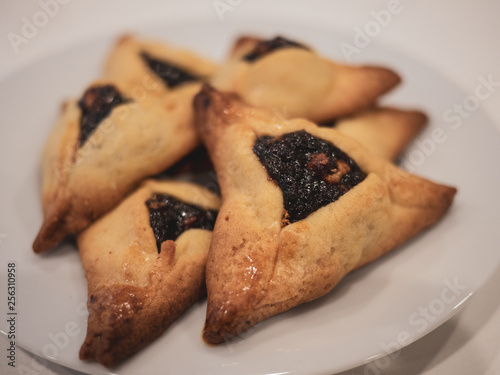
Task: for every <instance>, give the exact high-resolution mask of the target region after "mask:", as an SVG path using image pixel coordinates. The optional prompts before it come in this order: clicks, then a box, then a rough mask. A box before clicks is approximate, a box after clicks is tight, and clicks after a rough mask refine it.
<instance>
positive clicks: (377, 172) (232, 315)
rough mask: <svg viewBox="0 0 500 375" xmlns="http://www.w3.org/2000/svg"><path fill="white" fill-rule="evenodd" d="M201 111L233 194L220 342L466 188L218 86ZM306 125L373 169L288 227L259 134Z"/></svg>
mask: <svg viewBox="0 0 500 375" xmlns="http://www.w3.org/2000/svg"><path fill="white" fill-rule="evenodd" d="M195 112H196V123H197V126H198V128H199V130H200V132H201V134H202V138H203V140H204V142H205V144H206V146H207V148H208V150H209V153H210V155H211V157H212V161H213V163H214V165H215V169H216V172H217V175H218V178H219V182H220V187H221V193H222V197H223V205H222V207H221V210H220V212H219V216H218V220H217V222H216V225H215V228H214V233H213V238H212V243H211V246H210V252H209V256H208V263H207V276H206V277H207V290H208V301H207V317H206V323H205V328H204V332H203V337H204V340H205V341H206V342H208V343H211V344H216V343H221V342H223V341H225V340H227V339H230V338H231V337H234V336H235V335H238V334H240V333H241V332H243V331H245V330H247V329H248V328H250V327H251V326H253V325H254V324H256V323H257V322H259V321H261V320H264V319H266V318H268V317H270V316H272V315H275V314H278V313H280V312H283V311H286V310H288V309H290V308H292V307H294V306H297V305H299V304H301V303H304V302H308V301H311V300H313V299H315V298H318V297H320V296H323V295H324V294H326V293H327V292H328V291H330V290H331V289H332V288H333V287H334V286H335V285H336V284H337V283H338V282H339V280H340V279H341V278H342V277H343V276H345V275H346V274H347V273H348V272H350V271H351V270H353V269H355V268H357V267H360V266H362V265H364V264H366V263H368V262H370V261H372V260H374V259H376V258H378V257H379V256H381V255H383V254H385V253H386V252H388V251H390V250H392V249H394V248H395V247H397V246H398V245H400V244H402V243H403V242H404V241H406V240H407V239H409V238H411V237H413V236H414V235H416V234H417V233H418V232H420V231H422V230H423V229H424V228H427V227H429V226H431V225H432V224H434V223H435V222H436V221H437V220H439V218H440V217H441V216H442V215H443V214H444V213H445V212H446V211H447V209H448V208H449V206H450V204H451V203H452V200H453V197H454V195H455V192H456V189H454V188H451V187H448V186H444V185H439V184H435V183H433V182H431V181H429V180H426V179H422V178H419V177H417V176H414V175H410V174H408V173H406V172H404V171H402V170H400V169H398V168H396V167H395V166H393V165H392V164H391V163H389V162H387V161H385V160H383V159H382V158H380V157H377V156H375V155H373V154H371V153H369V152H368V151H366V150H365V149H364V148H363V147H361V146H360V145H359V143H358V142H356V141H355V140H353V139H351V138H349V137H346V136H344V135H342V134H340V133H339V132H337V131H335V130H334V129H328V128H321V127H318V126H316V125H315V124H313V123H311V122H308V121H306V120H300V119H295V120H282V121H276V118H275V117H274V116H273V114H272V112H271V111H267V110H262V109H257V108H255V107H250V106H246V105H244V104H242V103H241V102H240V101H238V100H237V99H235V97H234V96H232V95H227V94H222V93H219V92H217V91H215V90H213V89H211V88H210V87H208V86H205V87H204V88H203V90H202V92H201V93H200V94H198V95H197V97H196V98H195ZM298 130H305V131H307V132H308V133H310V134H311V135H313V136H315V137H318V138H321V139H324V140H327V141H329V142H331V143H333V144H334V145H335V146H337V147H339V148H340V149H341V150H342V151H344V152H345V153H346V154H347V155H349V156H350V157H351V158H352V159H353V160H355V162H356V163H357V164H358V165H359V167H360V168H361V169H362V170H363V171H364V172H365V173H367V177H366V179H365V180H364V181H363V182H361V183H360V184H359V185H357V186H355V187H354V188H352V189H351V190H350V191H349V192H348V193H346V194H345V195H344V196H342V197H341V198H340V199H338V200H337V201H335V202H333V203H330V204H328V205H326V206H324V207H322V208H320V209H318V210H317V211H315V212H313V213H312V214H310V215H309V216H307V217H306V218H305V219H303V220H300V221H297V222H295V223H293V224H290V225H287V226H284V227H282V216H283V211H284V206H283V196H282V193H281V190H280V188H279V187H278V186H277V185H276V184H275V183H274V182H273V181H272V180H271V179H270V178H269V176H268V174H267V171H266V169H265V168H264V167H263V165H262V164H261V163H260V162H259V160H258V158H257V157H256V155H255V154H254V153H253V151H252V148H253V145H254V142H255V140H256V138H257V137H258V136H261V135H270V136H279V135H282V134H285V133H289V132H293V131H298Z"/></svg>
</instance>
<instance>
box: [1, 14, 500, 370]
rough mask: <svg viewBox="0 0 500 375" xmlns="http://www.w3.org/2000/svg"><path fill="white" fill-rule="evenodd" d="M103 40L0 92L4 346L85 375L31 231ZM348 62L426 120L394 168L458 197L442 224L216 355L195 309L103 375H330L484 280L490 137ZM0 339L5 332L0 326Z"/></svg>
mask: <svg viewBox="0 0 500 375" xmlns="http://www.w3.org/2000/svg"><path fill="white" fill-rule="evenodd" d="M181 21H183V22H182V23H181ZM200 30H203V32H200ZM138 31H139V33H140V34H141V35H142V36H152V37H156V38H160V39H163V40H165V41H170V42H172V43H175V44H178V45H182V46H186V47H189V48H193V49H194V50H197V51H199V52H201V53H204V54H206V55H208V56H211V57H213V58H218V59H221V58H222V57H223V56H224V53H225V52H226V51H227V50H228V49H229V46H230V43H231V41H232V40H233V39H234V38H235V37H236V36H237V35H239V34H240V33H244V32H253V33H258V34H260V35H263V36H273V35H275V34H276V33H280V34H283V35H287V36H289V37H290V38H296V39H298V40H302V41H305V42H308V43H309V44H310V45H311V46H313V47H315V48H316V49H317V50H319V51H320V52H321V53H323V54H325V55H328V56H331V57H333V58H338V59H340V60H342V56H341V55H340V54H339V49H338V45H339V44H340V42H342V41H345V40H350V37H347V36H345V35H341V34H339V33H337V32H335V30H333V29H331V28H330V27H329V26H328V25H322V27H321V28H320V27H319V26H318V25H316V24H312V23H311V22H309V23H308V22H305V23H303V24H301V23H300V22H298V21H295V22H293V23H291V22H289V21H286V20H285V19H283V20H279V19H276V18H275V19H273V20H272V21H269V22H265V21H262V20H261V21H259V20H257V19H252V18H247V19H245V20H237V22H236V21H235V22H230V21H228V22H224V23H220V22H217V21H208V20H206V21H203V20H187V21H186V20H179V23H178V24H169V25H168V26H165V25H164V26H162V27H159V28H156V29H148V30H145V29H144V30H138ZM112 40H113V39H112V38H111V37H108V38H104V39H100V40H99V41H95V42H92V43H88V44H85V45H79V46H75V47H74V48H73V49H70V50H65V51H63V52H60V53H58V54H56V55H54V56H51V57H50V58H48V59H46V60H44V61H42V62H39V63H38V64H36V65H35V66H31V67H29V68H27V69H25V70H23V71H21V72H19V73H18V74H15V75H13V76H11V77H9V78H8V79H6V80H5V81H3V82H1V83H0V87H1V91H0V129H1V130H0V132H1V133H0V134H1V137H0V168H1V173H0V176H1V177H0V178H1V181H2V182H1V185H0V207H1V211H0V234H2V238H1V241H2V243H1V244H0V246H1V247H2V252H1V259H2V261H1V265H0V279H1V280H2V285H3V283H4V280H6V277H7V276H6V272H7V262H8V261H14V262H16V264H17V293H18V304H17V306H16V309H17V311H18V315H17V323H18V326H17V343H18V345H19V346H21V347H23V348H25V349H27V350H29V351H31V352H33V353H35V354H37V355H39V356H42V357H46V358H48V359H50V360H52V361H55V362H57V363H59V364H61V365H64V366H67V367H69V368H73V369H77V370H80V371H82V372H87V373H94V374H104V373H107V371H106V370H105V369H104V368H103V367H101V366H99V365H96V364H88V363H83V362H81V361H79V360H78V350H79V347H80V345H81V343H82V342H83V339H84V336H85V330H86V310H85V303H86V282H85V278H84V274H83V271H82V269H81V266H80V263H79V259H78V253H77V250H76V248H75V246H74V245H72V244H69V243H66V244H64V245H62V246H60V247H59V248H57V249H56V250H55V251H52V252H50V253H48V254H45V255H42V256H36V255H34V254H33V253H32V251H31V243H32V240H33V238H34V236H35V235H36V233H37V231H38V229H39V226H40V224H41V220H42V215H41V208H40V199H39V193H40V185H41V175H40V169H39V160H40V155H41V152H42V147H43V145H44V142H45V139H46V138H47V135H48V133H49V131H50V129H51V127H52V124H53V123H54V121H55V120H56V118H57V114H58V110H59V105H60V103H61V102H62V100H64V99H65V98H68V97H72V96H79V95H80V94H81V92H82V90H83V89H84V88H85V86H86V85H87V84H88V83H90V82H91V81H92V80H93V79H95V78H97V77H98V75H99V72H100V69H101V65H102V62H103V59H104V57H105V56H106V53H107V51H108V49H109V46H110V45H111V43H112ZM362 57H363V59H364V60H366V61H369V62H372V63H379V64H383V65H388V66H391V67H393V68H394V69H396V70H397V71H398V72H400V73H401V75H402V76H403V77H404V81H405V83H404V84H403V85H402V86H401V87H400V88H398V89H397V90H396V91H395V92H394V93H392V94H391V95H389V96H388V97H387V98H385V99H384V101H385V102H386V103H390V104H400V105H407V106H413V107H419V108H422V109H424V110H425V111H426V112H427V113H428V114H430V116H431V124H430V126H429V128H428V129H427V130H426V131H425V132H424V133H423V134H422V135H421V136H420V137H419V140H418V141H416V142H414V144H413V146H412V147H411V148H410V149H409V150H408V153H407V159H406V160H407V161H411V162H412V163H413V166H412V167H411V168H414V169H415V172H416V173H418V174H420V175H423V176H426V177H428V178H432V179H435V180H437V181H440V182H443V183H448V184H452V185H455V186H457V187H458V188H459V193H458V195H457V197H456V202H455V204H454V206H453V207H452V209H451V211H450V212H449V214H448V215H447V216H446V217H445V218H444V219H443V220H442V222H440V223H439V224H438V225H436V226H435V227H434V228H432V229H431V230H429V231H427V232H426V233H425V234H423V235H420V236H418V237H417V238H415V239H413V240H412V241H410V242H409V243H407V244H405V245H404V246H402V247H401V248H400V249H399V250H398V251H396V252H393V253H392V254H390V255H388V256H385V257H384V258H382V259H380V260H379V261H377V262H375V263H373V264H371V265H369V266H367V267H365V268H363V269H361V270H358V271H356V272H355V273H353V274H351V275H349V276H348V277H346V278H345V279H344V280H343V281H342V282H341V283H340V285H338V286H337V287H336V288H335V289H334V291H333V292H332V293H330V294H328V295H327V296H326V297H324V298H322V299H320V300H318V301H315V302H313V303H310V304H308V305H305V306H301V307H298V308H296V309H294V310H292V311H289V312H287V313H284V314H281V315H280V316H277V317H274V318H272V319H269V320H268V321H266V322H264V323H262V324H260V325H258V326H257V327H255V328H254V329H252V330H250V332H248V333H247V334H245V335H244V337H241V338H239V339H238V340H235V341H234V342H232V343H230V344H227V345H222V346H218V347H209V346H206V345H204V344H203V342H202V340H201V338H200V332H201V329H202V326H203V321H204V309H205V305H204V303H203V302H201V303H199V304H198V305H196V306H194V307H193V308H191V309H190V310H189V311H188V312H187V313H186V314H185V315H184V316H183V317H182V318H181V319H179V320H178V321H177V322H176V323H175V324H174V325H173V326H172V327H171V328H170V329H169V330H168V331H167V332H166V333H165V334H164V335H162V336H161V337H160V339H158V340H157V341H156V342H154V343H153V344H152V345H150V346H148V347H147V348H146V349H144V350H143V351H142V352H141V353H139V354H138V355H136V356H134V357H133V358H131V359H130V360H128V361H127V362H125V363H124V364H123V365H121V366H120V367H118V368H116V369H114V370H113V372H116V373H118V374H123V375H127V374H137V373H148V374H158V373H164V372H168V373H172V374H195V373H203V374H277V373H279V374H284V373H293V374H316V373H317V374H331V373H334V372H337V371H341V370H344V369H348V368H351V367H354V366H358V365H361V364H363V363H365V362H367V361H370V360H372V359H374V358H377V357H379V356H383V355H385V354H388V353H390V352H392V351H394V350H397V349H399V348H400V347H402V346H405V345H407V344H409V343H411V342H413V341H415V340H416V339H418V338H419V337H421V336H423V335H425V334H426V333H428V332H430V331H431V330H433V329H434V328H436V327H437V326H439V325H440V324H442V323H443V322H444V321H446V320H447V319H449V318H450V317H451V316H452V315H453V314H454V313H455V312H456V311H457V310H458V308H459V307H460V306H461V305H462V304H463V302H464V301H466V300H467V299H468V297H469V296H470V295H471V294H472V293H473V292H474V291H475V290H476V289H477V288H478V287H479V286H480V285H481V284H482V283H483V282H484V281H485V280H486V279H487V278H488V276H489V275H490V274H491V273H492V272H493V271H494V270H495V269H496V267H497V266H498V264H499V261H500V252H498V250H497V248H498V246H497V243H498V242H497V240H498V234H497V232H498V228H497V227H498V222H497V219H498V212H500V199H499V195H498V192H497V189H498V186H499V185H500V178H499V175H498V173H496V166H497V165H498V164H499V163H500V151H499V147H498V145H499V140H500V139H499V136H498V133H497V131H496V130H495V129H494V127H493V126H492V124H491V122H490V121H489V119H488V118H487V117H486V116H485V115H484V114H483V113H482V112H481V111H480V110H475V111H474V115H473V116H471V117H470V118H469V119H466V118H464V119H463V121H462V124H461V126H460V127H458V128H453V127H452V126H451V125H452V123H448V122H446V121H444V120H443V114H444V113H445V112H446V111H448V110H449V109H451V108H452V106H453V104H454V103H462V102H463V101H464V99H465V98H466V97H467V95H466V94H464V93H462V92H460V91H459V90H458V89H457V88H456V87H455V86H454V85H453V84H452V83H450V82H449V81H447V80H445V79H444V78H443V77H442V76H440V75H439V74H437V73H435V72H434V71H432V70H430V69H429V68H427V67H425V66H423V65H421V64H420V63H419V62H418V61H414V60H411V59H409V58H407V57H405V56H403V55H401V54H400V53H399V52H398V51H395V50H391V49H389V48H384V47H382V46H380V45H377V44H375V43H373V44H372V46H371V47H370V49H369V50H367V51H365V52H364V53H363V56H362ZM437 128H440V129H442V130H441V135H440V137H439V140H440V141H442V142H439V143H437V142H436V141H431V139H432V135H433V132H434V131H436V130H435V129H437ZM443 139H444V141H443ZM409 165H410V164H407V166H409ZM0 301H1V303H2V305H3V304H4V301H6V290H5V288H1V290H0ZM2 311H4V310H2ZM0 330H1V331H4V332H5V331H6V330H7V322H6V319H5V317H4V316H2V317H1V319H0Z"/></svg>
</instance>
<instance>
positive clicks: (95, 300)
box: [78, 180, 220, 367]
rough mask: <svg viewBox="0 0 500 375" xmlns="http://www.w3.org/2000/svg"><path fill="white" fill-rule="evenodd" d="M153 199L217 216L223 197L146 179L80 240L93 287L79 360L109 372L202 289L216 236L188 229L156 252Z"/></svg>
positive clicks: (164, 326)
mask: <svg viewBox="0 0 500 375" xmlns="http://www.w3.org/2000/svg"><path fill="white" fill-rule="evenodd" d="M153 193H164V194H169V195H171V196H174V197H175V198H177V199H180V200H182V201H184V202H186V203H192V204H196V205H198V206H201V207H203V208H206V209H215V210H217V209H218V208H219V206H220V198H219V197H218V196H216V195H215V194H213V193H212V192H210V191H207V190H206V189H203V188H202V187H200V186H198V185H194V184H191V183H186V182H173V181H153V180H148V181H146V182H145V183H144V184H143V185H142V186H141V187H140V188H139V189H137V190H136V191H135V192H134V193H133V194H131V195H130V196H129V197H128V198H127V199H125V200H124V201H123V202H122V203H120V205H118V206H117V207H116V208H115V209H114V210H112V211H111V212H109V213H108V214H107V215H105V216H103V217H102V218H101V219H99V220H98V221H96V222H95V223H94V224H93V225H92V226H90V227H89V228H88V229H86V230H85V231H84V232H82V233H81V234H80V235H79V236H78V248H79V252H80V257H81V260H82V265H83V268H84V269H85V276H86V278H87V281H88V293H89V294H88V296H89V297H88V310H89V317H88V328H87V337H86V339H85V342H84V343H83V345H82V347H81V350H80V358H81V359H82V360H94V361H97V362H100V363H102V364H103V365H105V366H107V367H110V366H113V365H115V364H117V363H119V362H120V361H122V360H123V359H125V358H127V357H128V356H130V355H132V354H134V353H136V352H137V351H139V350H140V349H141V348H143V347H144V346H146V345H147V344H149V343H150V342H151V341H153V340H154V339H156V338H157V337H158V336H160V335H161V334H162V333H163V332H164V331H165V330H166V329H167V328H168V326H169V325H170V324H171V323H172V322H173V321H174V320H175V319H176V318H177V317H179V316H180V315H181V314H182V312H184V311H185V310H186V309H187V308H189V307H190V306H191V305H192V304H193V303H195V302H196V301H197V300H198V299H199V297H200V295H201V293H202V291H204V275H205V263H206V256H207V252H208V247H209V244H210V239H211V232H210V231H208V230H204V229H189V230H187V231H185V232H184V233H182V234H181V235H180V236H179V237H178V238H177V239H176V240H175V241H171V240H168V241H165V242H163V244H162V247H161V252H160V253H159V254H158V251H157V245H156V240H155V237H154V234H153V231H152V229H151V226H150V218H149V211H148V208H147V207H146V204H145V202H146V200H147V199H148V198H150V197H151V195H152V194H153Z"/></svg>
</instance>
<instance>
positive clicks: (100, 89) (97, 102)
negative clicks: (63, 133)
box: [78, 85, 128, 147]
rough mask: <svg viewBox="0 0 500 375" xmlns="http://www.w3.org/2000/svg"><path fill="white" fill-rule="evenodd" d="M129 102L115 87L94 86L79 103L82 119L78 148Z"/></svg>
mask: <svg viewBox="0 0 500 375" xmlns="http://www.w3.org/2000/svg"><path fill="white" fill-rule="evenodd" d="M127 102H128V100H127V99H125V98H124V97H123V96H121V94H120V92H119V91H118V90H117V89H116V87H115V86H113V85H103V86H93V87H90V88H88V89H87V91H85V93H84V94H83V96H82V98H81V99H80V100H79V101H78V106H79V107H80V109H81V111H82V116H81V117H80V142H79V145H78V147H82V146H83V144H84V143H85V141H86V140H87V139H88V138H89V137H90V136H91V135H92V133H93V132H94V131H95V130H96V129H97V127H98V126H99V124H100V123H101V121H102V120H104V119H105V118H106V117H107V116H108V115H109V114H110V113H111V111H112V110H113V108H115V107H116V106H118V105H120V104H124V103H127Z"/></svg>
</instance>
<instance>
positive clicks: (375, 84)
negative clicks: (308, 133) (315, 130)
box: [212, 37, 401, 122]
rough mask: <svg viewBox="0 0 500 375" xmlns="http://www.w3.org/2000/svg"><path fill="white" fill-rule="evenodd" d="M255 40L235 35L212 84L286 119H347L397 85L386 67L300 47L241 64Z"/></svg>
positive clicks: (395, 78) (396, 79)
mask: <svg viewBox="0 0 500 375" xmlns="http://www.w3.org/2000/svg"><path fill="white" fill-rule="evenodd" d="M259 42H261V40H260V39H258V38H254V37H241V38H240V39H239V40H238V41H237V42H236V43H235V45H234V47H233V50H232V54H231V57H230V59H229V61H228V62H227V63H226V64H224V65H223V66H222V67H221V69H220V71H219V72H218V73H217V74H215V76H214V78H213V79H212V85H213V86H214V87H216V88H217V89H219V90H222V91H230V92H235V93H237V94H238V95H240V96H241V97H242V98H243V100H244V101H246V102H247V103H249V104H252V105H255V106H262V107H266V108H271V109H275V110H277V111H281V112H283V113H285V115H286V117H290V118H293V117H301V118H307V119H309V120H311V121H314V122H321V121H326V120H330V119H332V118H337V117H340V116H345V115H350V114H353V113H355V112H356V111H359V110H360V109H363V108H367V107H369V106H372V105H373V104H374V103H375V102H376V100H377V98H378V97H379V96H381V95H382V94H385V93H386V92H388V91H390V90H391V89H392V88H394V87H395V86H396V85H398V84H399V83H400V81H401V79H400V77H399V76H398V75H397V74H396V73H395V72H393V71H392V70H390V69H387V68H383V67H376V66H351V65H342V64H338V63H336V62H334V61H330V60H327V59H325V58H323V57H321V56H319V55H318V54H317V53H315V52H314V51H312V50H306V49H302V48H283V49H279V50H276V51H273V52H272V53H270V54H268V55H266V56H263V57H261V58H259V59H257V60H256V61H254V62H247V61H244V60H243V59H242V57H243V56H244V55H245V54H247V53H248V52H250V51H252V50H253V49H254V47H255V46H256V45H257V44H258V43H259Z"/></svg>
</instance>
